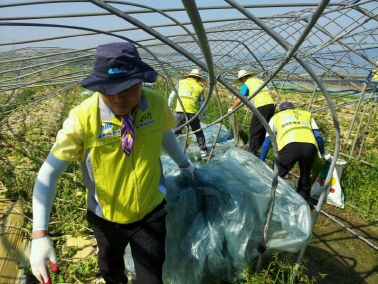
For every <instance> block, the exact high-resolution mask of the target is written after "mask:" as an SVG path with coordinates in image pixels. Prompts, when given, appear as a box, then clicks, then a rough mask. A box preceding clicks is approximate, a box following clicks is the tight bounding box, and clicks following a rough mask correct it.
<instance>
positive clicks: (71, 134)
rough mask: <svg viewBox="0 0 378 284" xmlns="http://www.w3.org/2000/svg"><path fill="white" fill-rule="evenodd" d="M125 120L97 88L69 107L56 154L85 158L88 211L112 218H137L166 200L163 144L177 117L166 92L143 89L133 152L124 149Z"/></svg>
mask: <svg viewBox="0 0 378 284" xmlns="http://www.w3.org/2000/svg"><path fill="white" fill-rule="evenodd" d="M121 123H122V121H121V118H119V117H117V116H114V115H113V114H112V113H111V111H110V109H109V108H108V107H107V106H106V105H105V103H104V101H103V100H102V98H101V96H100V95H99V93H95V94H93V95H92V96H91V97H90V98H88V99H87V100H85V101H84V102H83V103H81V104H80V105H79V106H77V107H75V108H74V109H72V110H71V111H70V115H69V117H68V118H67V120H66V121H65V122H64V124H63V129H61V130H60V131H59V132H58V135H57V139H56V142H55V144H54V146H53V148H52V150H51V153H52V154H53V155H54V156H55V157H56V158H58V159H61V160H65V161H78V160H80V161H81V165H82V171H83V182H84V184H85V186H86V187H87V205H88V208H89V210H91V211H93V212H94V213H95V214H96V215H98V216H100V217H102V218H104V219H106V220H109V221H112V222H117V223H132V222H135V221H138V220H140V219H142V218H143V217H144V216H145V215H146V214H148V213H149V212H151V211H152V210H153V209H155V208H156V206H157V205H159V204H160V203H161V202H162V201H163V199H164V193H165V180H164V176H163V174H162V167H161V162H160V147H161V143H162V139H163V134H164V132H165V131H167V130H169V129H171V128H172V127H173V126H175V125H176V120H175V118H174V116H173V114H172V112H171V111H170V109H169V107H168V105H167V103H166V102H165V99H164V97H163V96H162V95H161V94H159V93H158V92H155V91H153V90H148V89H144V88H142V96H141V99H140V102H139V106H138V108H137V110H136V111H135V112H134V113H133V124H134V131H135V141H134V146H133V149H132V151H131V154H130V157H127V156H126V155H125V154H124V152H123V150H122V143H121Z"/></svg>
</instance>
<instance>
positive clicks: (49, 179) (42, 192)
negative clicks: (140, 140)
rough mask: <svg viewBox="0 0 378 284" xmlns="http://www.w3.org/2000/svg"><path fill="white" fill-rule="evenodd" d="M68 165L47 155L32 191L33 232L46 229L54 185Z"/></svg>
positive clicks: (54, 190) (54, 191)
mask: <svg viewBox="0 0 378 284" xmlns="http://www.w3.org/2000/svg"><path fill="white" fill-rule="evenodd" d="M70 163H71V162H67V161H63V160H60V159H58V158H55V157H54V155H53V154H51V153H49V155H48V156H47V158H46V160H45V162H44V163H43V165H42V167H41V169H40V170H39V172H38V176H37V180H36V181H35V184H34V190H33V231H36V230H47V229H48V223H49V218H50V211H51V207H52V204H53V201H54V197H55V193H56V184H57V182H58V178H59V177H60V176H61V175H62V173H63V171H64V170H65V169H66V168H67V167H68V165H69V164H70Z"/></svg>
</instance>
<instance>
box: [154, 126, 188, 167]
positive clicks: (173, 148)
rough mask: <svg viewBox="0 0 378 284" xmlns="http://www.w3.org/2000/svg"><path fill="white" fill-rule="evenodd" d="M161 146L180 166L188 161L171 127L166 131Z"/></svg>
mask: <svg viewBox="0 0 378 284" xmlns="http://www.w3.org/2000/svg"><path fill="white" fill-rule="evenodd" d="M161 146H162V148H163V149H164V151H165V152H167V154H168V155H169V157H171V158H172V160H173V161H175V163H176V164H177V165H178V166H182V165H184V164H185V163H186V162H187V161H188V159H187V158H186V157H185V155H184V153H183V152H182V150H181V149H180V146H179V144H178V143H177V140H176V137H175V135H174V134H173V132H172V130H171V129H168V130H167V131H165V132H164V134H163V141H162V143H161Z"/></svg>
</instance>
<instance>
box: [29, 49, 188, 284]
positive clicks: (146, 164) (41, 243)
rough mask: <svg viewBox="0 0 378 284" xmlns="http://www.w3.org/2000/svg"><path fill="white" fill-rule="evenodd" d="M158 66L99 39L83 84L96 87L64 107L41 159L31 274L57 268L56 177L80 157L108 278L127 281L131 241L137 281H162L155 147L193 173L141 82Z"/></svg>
mask: <svg viewBox="0 0 378 284" xmlns="http://www.w3.org/2000/svg"><path fill="white" fill-rule="evenodd" d="M156 77H157V72H156V71H155V70H154V69H153V68H152V67H151V66H149V65H148V64H146V63H145V62H143V61H142V60H141V58H140V56H139V53H138V51H137V49H136V48H135V46H134V45H132V44H130V43H126V42H120V43H110V44H104V45H100V46H98V48H97V50H96V53H95V61H94V68H93V73H91V74H90V75H89V76H88V77H87V78H85V79H84V80H83V81H82V83H81V85H82V86H83V87H85V88H87V89H91V90H94V91H96V93H95V94H93V95H92V96H91V97H90V98H88V99H86V100H85V101H84V102H83V103H81V104H80V105H79V106H77V107H75V108H73V109H72V110H71V111H70V114H69V117H68V118H67V119H66V121H65V122H64V124H63V128H62V129H61V130H60V131H59V132H58V135H57V139H56V142H55V144H54V146H53V148H52V149H51V152H50V154H49V155H48V157H47V159H46V161H45V162H44V164H43V165H42V167H41V169H40V171H39V174H38V177H37V180H36V183H35V186H34V192H33V233H32V236H33V241H32V249H31V256H30V264H31V268H32V271H33V274H34V275H35V276H36V277H37V279H38V280H39V281H41V282H43V283H51V279H50V277H49V275H48V272H47V269H46V261H48V260H49V261H50V264H51V267H52V270H53V271H54V272H56V271H57V270H58V264H57V258H56V254H55V249H54V247H53V245H52V243H51V241H50V239H49V236H48V220H49V215H50V210H51V206H52V203H53V199H54V196H55V192H56V183H57V179H58V178H59V177H60V175H61V174H62V172H63V171H64V170H65V169H66V168H67V166H68V165H69V164H70V162H73V161H80V162H81V166H82V172H83V183H84V184H85V186H86V188H87V198H86V200H87V207H88V211H87V219H88V222H89V224H90V225H91V227H92V229H93V232H94V236H95V237H96V240H97V246H98V248H99V253H98V260H99V267H100V272H101V274H102V277H103V279H104V280H105V282H106V283H109V284H113V283H127V277H126V276H125V275H124V270H125V265H124V260H123V254H124V250H125V247H126V246H127V244H128V243H130V247H131V251H132V255H133V260H134V265H135V270H136V275H137V278H138V283H156V284H158V283H159V284H160V283H163V282H162V266H163V263H164V260H165V236H166V231H165V215H166V210H165V208H164V204H165V201H164V196H165V193H166V188H165V179H164V176H163V171H162V167H161V162H160V147H163V149H164V150H165V151H166V152H167V153H168V155H169V156H170V157H171V158H172V159H173V160H174V161H175V162H176V163H177V165H178V166H179V168H180V169H187V170H189V172H190V173H191V174H192V176H193V173H194V167H193V166H191V165H190V163H189V162H188V160H187V159H186V157H185V156H184V154H183V153H182V151H181V150H180V148H179V146H178V144H177V141H176V138H175V136H174V134H173V132H172V130H171V128H172V127H173V126H174V125H175V124H176V121H175V118H174V117H173V115H172V113H171V111H170V109H169V107H168V105H167V104H166V102H165V99H164V97H163V96H162V95H161V94H159V93H157V92H155V91H152V90H148V89H144V88H142V82H148V83H152V82H155V80H156Z"/></svg>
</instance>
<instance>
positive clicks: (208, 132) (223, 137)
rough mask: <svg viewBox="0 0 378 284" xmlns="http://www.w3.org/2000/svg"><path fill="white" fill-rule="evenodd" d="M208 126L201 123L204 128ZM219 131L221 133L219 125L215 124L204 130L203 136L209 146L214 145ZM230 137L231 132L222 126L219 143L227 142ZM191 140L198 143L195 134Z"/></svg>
mask: <svg viewBox="0 0 378 284" xmlns="http://www.w3.org/2000/svg"><path fill="white" fill-rule="evenodd" d="M206 126H207V125H206V124H204V123H201V127H202V128H204V127H206ZM218 131H219V124H213V125H211V126H209V127H208V128H206V129H204V130H203V134H204V135H205V139H206V144H207V145H212V144H213V143H214V141H215V137H216V136H217V133H218ZM229 136H230V130H229V129H227V128H226V126H224V125H222V127H221V131H220V133H219V136H218V140H217V142H218V143H223V142H226V141H227V138H228V137H229ZM191 139H192V141H193V142H197V137H196V135H195V134H193V135H192V137H191Z"/></svg>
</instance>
